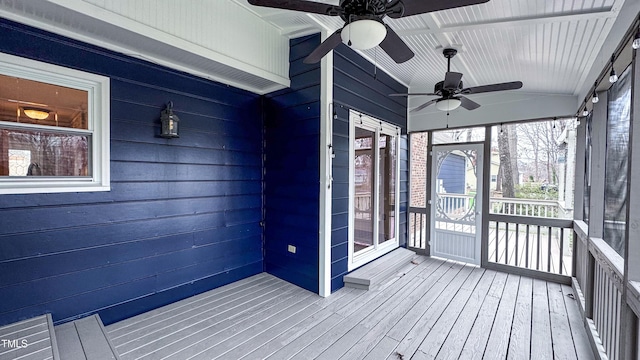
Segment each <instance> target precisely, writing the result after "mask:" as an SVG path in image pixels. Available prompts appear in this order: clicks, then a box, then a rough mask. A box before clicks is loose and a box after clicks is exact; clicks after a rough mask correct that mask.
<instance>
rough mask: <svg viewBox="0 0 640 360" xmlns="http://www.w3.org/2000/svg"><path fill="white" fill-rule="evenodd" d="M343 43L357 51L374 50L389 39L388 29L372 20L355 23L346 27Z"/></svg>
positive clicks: (343, 33) (343, 31)
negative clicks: (385, 39)
mask: <svg viewBox="0 0 640 360" xmlns="http://www.w3.org/2000/svg"><path fill="white" fill-rule="evenodd" d="M340 36H341V37H342V42H343V43H345V44H347V45H349V46H350V47H352V48H354V49H357V50H367V49H371V48H374V47H376V46H378V45H380V43H381V42H382V40H384V38H385V37H387V28H386V27H385V26H384V24H383V23H381V22H380V21H376V20H371V19H362V20H356V21H353V22H351V23H349V24H347V25H345V26H344V28H343V29H342V33H341V34H340Z"/></svg>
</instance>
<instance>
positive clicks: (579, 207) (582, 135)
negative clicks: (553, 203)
mask: <svg viewBox="0 0 640 360" xmlns="http://www.w3.org/2000/svg"><path fill="white" fill-rule="evenodd" d="M586 135H587V124H586V118H585V119H583V120H582V121H580V125H578V127H577V129H576V161H575V183H574V186H573V189H574V194H575V196H574V197H573V204H574V205H573V219H574V220H583V219H584V191H585V188H584V176H585V154H586V150H587V149H586V147H587V146H586V145H587V144H586ZM573 238H574V240H573V257H572V264H571V268H572V269H573V270H572V271H573V273H572V274H571V275H572V276H573V277H577V276H578V274H577V273H576V267H577V262H578V258H579V257H580V258H582V257H585V256H587V254H588V253H589V250H588V249H587V250H586V251H583V252H582V253H581V254H578V241H580V240H579V239H578V236H577V235H576V234H575V232H574V236H573ZM583 250H584V249H583ZM582 271H584V269H582ZM580 275H581V276H580V279H584V276H582V275H583V274H580Z"/></svg>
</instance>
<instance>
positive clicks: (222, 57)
mask: <svg viewBox="0 0 640 360" xmlns="http://www.w3.org/2000/svg"><path fill="white" fill-rule="evenodd" d="M48 1H49V2H51V3H54V4H57V5H59V6H62V7H65V8H67V9H69V10H71V11H76V12H79V13H81V14H83V15H86V16H90V17H92V18H94V19H96V20H100V21H107V22H108V23H109V24H111V25H114V26H117V27H120V28H122V29H126V30H128V31H131V32H134V33H137V34H140V35H142V36H145V37H147V38H150V39H154V40H156V41H160V42H163V43H165V44H168V45H170V46H172V47H175V48H178V49H182V50H186V51H188V52H190V53H193V54H196V55H199V56H203V57H205V58H208V59H211V60H212V61H215V62H218V63H221V64H227V65H229V66H232V67H234V68H236V69H239V70H242V71H244V72H247V73H249V74H253V75H256V76H259V77H262V78H264V79H267V80H270V81H273V82H276V83H279V84H281V85H284V86H289V79H288V78H287V77H283V76H280V75H279V74H275V73H272V72H269V71H266V70H264V69H261V68H259V67H256V66H254V65H252V64H249V63H247V62H246V61H244V60H243V59H238V58H234V57H230V56H228V55H226V54H222V53H220V52H217V51H214V50H211V49H208V48H205V47H203V46H199V45H196V44H194V43H191V42H189V41H185V40H184V39H181V38H179V37H177V36H174V35H171V34H168V33H166V32H164V31H161V30H158V29H155V28H153V27H151V26H147V25H144V24H141V23H139V22H137V21H134V20H131V19H129V18H126V17H124V16H122V15H119V14H116V13H114V12H111V11H108V10H105V9H103V8H101V7H98V6H95V5H92V4H89V3H87V2H84V1H77V0H48Z"/></svg>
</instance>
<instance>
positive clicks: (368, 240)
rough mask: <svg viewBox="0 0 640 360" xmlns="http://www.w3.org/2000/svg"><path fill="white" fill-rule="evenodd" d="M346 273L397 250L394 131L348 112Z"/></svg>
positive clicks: (396, 137) (396, 143)
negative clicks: (348, 198) (348, 195)
mask: <svg viewBox="0 0 640 360" xmlns="http://www.w3.org/2000/svg"><path fill="white" fill-rule="evenodd" d="M350 122H351V131H350V136H351V148H350V152H351V165H350V168H351V171H350V174H351V175H350V177H351V179H350V183H351V186H350V209H351V211H350V220H349V221H350V226H349V231H350V233H349V238H350V241H349V258H350V261H349V269H354V268H356V267H358V266H360V265H362V264H364V263H366V262H369V261H371V260H373V259H375V258H376V257H378V256H381V255H383V254H385V253H387V252H389V251H391V250H393V249H395V248H397V247H398V236H397V229H398V227H399V217H398V215H397V213H396V212H397V209H399V190H400V189H399V186H397V184H398V183H399V176H400V171H399V169H400V168H399V160H400V158H399V156H398V154H399V136H400V130H399V128H398V127H396V126H393V125H390V124H387V123H384V122H382V121H379V120H375V119H372V118H370V117H367V116H364V115H361V114H358V113H355V112H353V111H351V114H350Z"/></svg>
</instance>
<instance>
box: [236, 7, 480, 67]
mask: <svg viewBox="0 0 640 360" xmlns="http://www.w3.org/2000/svg"><path fill="white" fill-rule="evenodd" d="M248 1H249V4H251V5H256V6H264V7H271V8H278V9H287V10H294V11H302V12H308V13H314V14H321V15H328V16H340V17H341V18H342V20H344V23H345V25H344V26H343V27H342V28H341V29H338V30H337V31H336V32H334V33H333V34H332V35H331V36H329V37H328V38H327V39H326V40H325V41H324V42H322V43H321V44H320V46H318V47H317V48H316V49H315V50H314V51H313V52H312V53H311V54H309V56H307V57H306V58H305V59H304V62H305V63H306V64H312V63H317V62H319V61H320V60H321V59H322V58H323V57H324V56H325V55H326V54H328V53H329V51H331V50H333V49H334V48H335V47H336V46H338V45H339V44H340V43H341V42H344V43H345V44H347V45H349V46H351V47H353V48H355V49H358V50H366V49H371V48H373V47H376V46H378V45H380V47H381V48H382V50H384V51H385V52H386V53H387V54H389V56H390V57H391V58H392V59H393V60H394V61H395V62H396V63H398V64H400V63H403V62H405V61H407V60H409V59H411V58H412V57H413V56H414V53H413V51H411V49H409V47H408V46H407V44H405V43H404V41H402V39H401V38H400V36H398V34H397V33H396V32H395V31H393V30H392V29H391V28H390V27H389V25H387V24H385V23H384V22H383V21H382V19H383V18H384V17H386V16H389V17H390V18H392V19H397V18H401V17H406V16H412V15H418V14H424V13H429V12H432V11H439V10H446V9H453V8H457V7H461V6H468V5H475V4H481V3H486V2H488V1H489V0H340V5H331V4H324V3H319V2H314V1H306V0H248Z"/></svg>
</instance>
